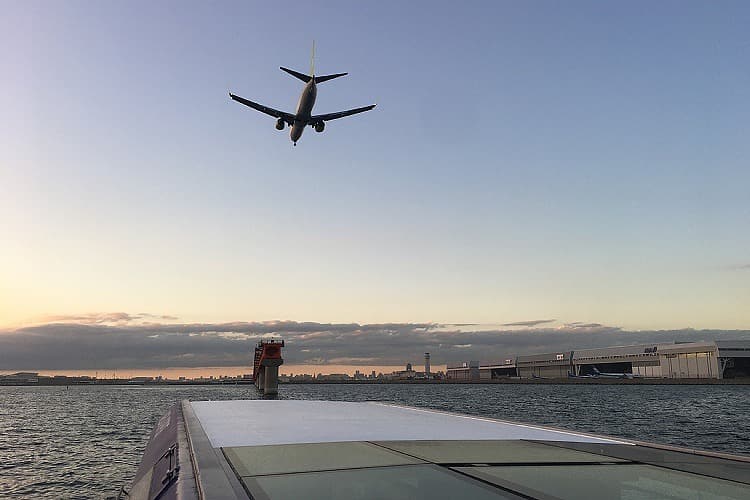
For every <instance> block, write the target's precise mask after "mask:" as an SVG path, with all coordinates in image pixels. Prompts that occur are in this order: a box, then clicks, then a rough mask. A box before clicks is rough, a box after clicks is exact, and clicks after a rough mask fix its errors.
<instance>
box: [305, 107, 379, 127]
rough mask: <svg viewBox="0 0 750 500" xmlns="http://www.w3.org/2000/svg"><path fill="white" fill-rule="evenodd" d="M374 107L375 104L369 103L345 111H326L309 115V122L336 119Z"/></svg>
mask: <svg viewBox="0 0 750 500" xmlns="http://www.w3.org/2000/svg"><path fill="white" fill-rule="evenodd" d="M374 107H375V105H374V104H371V105H369V106H365V107H363V108H356V109H348V110H346V111H338V112H336V113H327V114H325V115H313V116H311V117H310V122H312V123H315V122H327V121H328V120H337V119H339V118H343V117H345V116H350V115H356V114H357V113H364V112H365V111H370V110H371V109H372V108H374Z"/></svg>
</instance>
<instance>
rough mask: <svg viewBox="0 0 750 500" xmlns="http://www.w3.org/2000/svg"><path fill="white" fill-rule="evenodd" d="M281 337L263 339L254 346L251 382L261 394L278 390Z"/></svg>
mask: <svg viewBox="0 0 750 500" xmlns="http://www.w3.org/2000/svg"><path fill="white" fill-rule="evenodd" d="M282 347H284V341H283V340H281V339H263V340H261V341H259V342H258V345H257V346H256V347H255V359H254V362H253V382H255V387H257V388H258V389H260V390H261V391H263V394H269V395H272V394H277V393H278V390H279V366H281V365H282V364H283V363H284V360H283V359H282V357H281V348H282Z"/></svg>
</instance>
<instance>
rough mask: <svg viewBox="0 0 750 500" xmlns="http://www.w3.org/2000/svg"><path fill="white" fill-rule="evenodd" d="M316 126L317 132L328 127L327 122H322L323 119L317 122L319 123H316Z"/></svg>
mask: <svg viewBox="0 0 750 500" xmlns="http://www.w3.org/2000/svg"><path fill="white" fill-rule="evenodd" d="M314 127H315V131H316V132H322V131H324V130H325V128H326V124H325V123H324V122H322V121H321V122H317V123H316V124H315V125H314Z"/></svg>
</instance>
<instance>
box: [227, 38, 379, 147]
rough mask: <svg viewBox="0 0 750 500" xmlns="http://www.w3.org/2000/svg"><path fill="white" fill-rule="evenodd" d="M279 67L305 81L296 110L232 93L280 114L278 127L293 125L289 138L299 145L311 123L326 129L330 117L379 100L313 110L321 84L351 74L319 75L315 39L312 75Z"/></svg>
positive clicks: (358, 110) (248, 103) (317, 128)
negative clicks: (316, 112)
mask: <svg viewBox="0 0 750 500" xmlns="http://www.w3.org/2000/svg"><path fill="white" fill-rule="evenodd" d="M279 69H281V70H282V71H285V72H287V73H289V74H290V75H292V76H294V77H295V78H299V79H300V80H302V81H303V82H305V86H304V88H303V89H302V95H301V96H300V98H299V103H298V104H297V112H296V113H294V114H292V113H285V112H284V111H279V110H277V109H273V108H269V107H268V106H264V105H262V104H258V103H257V102H253V101H250V100H248V99H245V98H244V97H240V96H238V95H234V94H232V93H231V92H230V93H229V97H231V98H232V99H233V100H235V101H237V102H239V103H241V104H244V105H245V106H249V107H251V108H253V109H257V110H258V111H260V112H261V113H265V114H267V115H271V116H273V117H274V118H276V130H284V126H285V125H289V127H290V129H291V130H290V131H289V138H290V139H291V140H292V142H293V143H294V145H295V146H296V145H297V141H298V140H299V139H300V137H302V132H304V131H305V127H306V126H307V125H310V126H311V127H313V128H314V129H315V131H316V132H323V130H324V129H325V122H327V121H329V120H337V119H339V118H343V117H345V116H350V115H356V114H357V113H363V112H365V111H370V110H371V109H372V108H374V107H375V104H371V105H369V106H364V107H362V108H355V109H348V110H346V111H338V112H336V113H326V114H323V115H313V114H312V109H313V106H315V98H316V97H317V95H318V87H317V84H318V83H323V82H327V81H328V80H333V79H334V78H338V77H340V76H345V75H347V74H348V73H336V74H334V75H323V76H315V43H314V42H313V50H312V58H311V62H310V74H309V75H305V74H302V73H299V72H297V71H294V70H292V69H289V68H284V67H279Z"/></svg>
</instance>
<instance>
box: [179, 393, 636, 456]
mask: <svg viewBox="0 0 750 500" xmlns="http://www.w3.org/2000/svg"><path fill="white" fill-rule="evenodd" d="M191 406H192V408H193V410H194V411H195V415H196V416H197V417H198V419H199V420H200V422H201V425H202V426H203V429H204V430H205V432H206V434H207V435H208V438H209V439H210V440H211V444H212V445H213V446H214V447H217V448H219V447H227V446H259V445H278V444H293V443H326V442H341V441H372V440H376V441H384V440H385V441H394V440H424V439H428V440H432V439H442V440H446V439H447V440H467V439H476V440H483V439H484V440H486V439H495V440H507V439H537V440H548V441H574V442H586V443H624V441H618V440H614V439H609V438H601V437H596V436H590V435H586V434H581V433H576V432H568V431H561V430H551V429H545V428H543V427H538V426H533V425H526V424H518V423H513V422H504V421H500V420H493V419H488V418H481V417H473V416H468V415H457V414H451V413H446V412H440V411H434V410H427V409H422V408H409V407H404V406H397V405H392V404H386V403H378V402H365V403H350V402H343V401H289V400H284V401H274V400H262V399H261V400H250V401H243V400H238V401H196V402H193V403H191Z"/></svg>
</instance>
